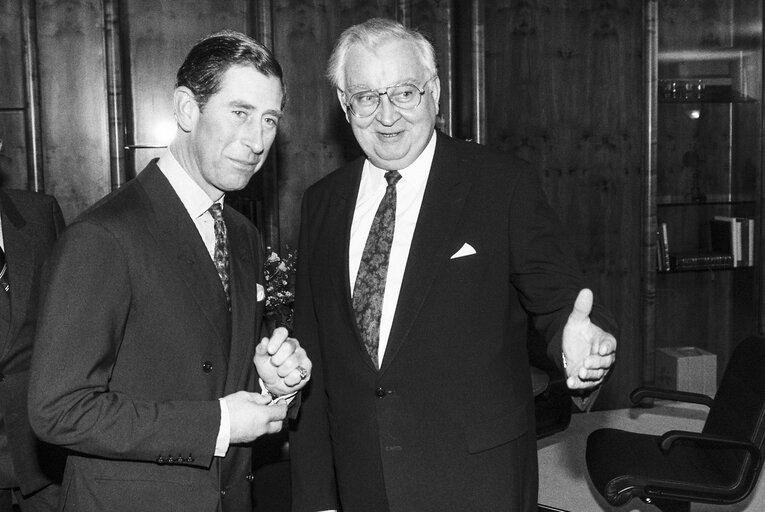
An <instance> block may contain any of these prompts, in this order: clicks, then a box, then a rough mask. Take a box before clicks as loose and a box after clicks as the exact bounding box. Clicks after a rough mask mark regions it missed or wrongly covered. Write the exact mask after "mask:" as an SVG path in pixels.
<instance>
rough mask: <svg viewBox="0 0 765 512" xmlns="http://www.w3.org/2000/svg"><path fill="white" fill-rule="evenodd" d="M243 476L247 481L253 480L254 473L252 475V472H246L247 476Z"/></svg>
mask: <svg viewBox="0 0 765 512" xmlns="http://www.w3.org/2000/svg"><path fill="white" fill-rule="evenodd" d="M245 478H246V479H247V481H248V482H252V481H253V480H255V475H253V474H252V473H247V476H245Z"/></svg>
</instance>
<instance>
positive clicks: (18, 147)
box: [0, 0, 27, 188]
mask: <svg viewBox="0 0 765 512" xmlns="http://www.w3.org/2000/svg"><path fill="white" fill-rule="evenodd" d="M0 77H2V79H0V140H1V141H2V148H0V185H2V186H3V187H11V188H26V184H27V158H26V141H25V140H24V132H25V129H24V112H23V110H22V109H23V108H24V59H23V57H22V36H21V7H20V4H19V0H8V1H4V2H0Z"/></svg>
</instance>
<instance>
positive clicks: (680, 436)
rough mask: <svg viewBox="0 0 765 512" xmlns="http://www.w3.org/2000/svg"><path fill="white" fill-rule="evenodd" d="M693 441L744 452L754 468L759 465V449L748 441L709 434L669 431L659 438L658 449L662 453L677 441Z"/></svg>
mask: <svg viewBox="0 0 765 512" xmlns="http://www.w3.org/2000/svg"><path fill="white" fill-rule="evenodd" d="M686 440H687V441H693V442H700V443H705V444H711V445H713V446H716V447H719V448H729V449H731V450H746V451H747V452H749V454H750V455H751V456H752V458H753V459H754V463H755V466H756V465H758V464H759V461H760V457H761V456H762V455H761V454H760V448H759V447H757V446H755V445H754V444H753V443H751V442H749V441H741V440H738V439H730V438H728V437H722V436H715V435H710V434H701V433H697V432H685V431H683V430H670V431H669V432H667V433H665V434H664V435H663V436H661V441H660V444H659V446H660V448H661V450H662V451H663V452H668V451H669V450H671V449H672V445H673V444H674V443H676V442H677V441H686Z"/></svg>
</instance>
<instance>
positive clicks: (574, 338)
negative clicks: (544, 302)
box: [563, 288, 616, 389]
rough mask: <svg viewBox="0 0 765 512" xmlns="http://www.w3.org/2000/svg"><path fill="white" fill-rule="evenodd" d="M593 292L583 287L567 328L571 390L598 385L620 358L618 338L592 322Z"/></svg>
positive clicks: (565, 343)
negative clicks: (617, 351)
mask: <svg viewBox="0 0 765 512" xmlns="http://www.w3.org/2000/svg"><path fill="white" fill-rule="evenodd" d="M592 302H593V298H592V291H590V290H588V289H587V288H585V289H583V290H581V291H580V292H579V295H578V296H577V297H576V302H575V303H574V309H573V310H572V311H571V314H570V315H569V317H568V321H567V322H566V326H565V327H564V328H563V357H564V361H565V362H566V365H565V366H566V377H567V378H566V385H567V386H568V387H569V388H570V389H587V388H593V387H595V386H598V385H599V384H600V383H601V382H603V379H604V378H605V376H606V374H607V373H608V370H609V369H610V368H611V366H613V364H614V362H615V361H616V338H614V337H613V336H612V335H611V334H610V333H607V332H606V331H604V330H603V329H601V328H600V327H598V326H597V325H595V324H593V323H592V322H591V321H590V313H591V312H592Z"/></svg>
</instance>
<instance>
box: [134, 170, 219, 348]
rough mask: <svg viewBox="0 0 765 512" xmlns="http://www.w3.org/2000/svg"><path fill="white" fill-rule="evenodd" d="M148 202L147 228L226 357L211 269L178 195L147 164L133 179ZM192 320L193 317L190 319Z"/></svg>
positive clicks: (216, 286) (215, 275)
mask: <svg viewBox="0 0 765 512" xmlns="http://www.w3.org/2000/svg"><path fill="white" fill-rule="evenodd" d="M136 179H137V180H138V181H139V183H141V185H142V186H143V189H144V191H145V193H146V195H147V196H148V198H149V202H150V208H151V212H150V213H147V225H148V228H149V231H150V232H151V233H152V236H153V237H154V239H155V241H156V243H157V245H158V246H159V247H160V250H161V251H162V252H163V253H164V254H165V255H166V261H168V262H170V264H169V265H168V266H169V267H170V268H172V270H173V272H175V274H176V275H177V276H178V277H180V278H181V279H182V280H183V281H184V282H185V284H186V287H187V288H188V292H189V295H190V296H191V297H192V298H193V300H194V302H195V303H196V305H197V306H198V309H199V312H200V315H198V316H199V317H200V318H205V319H206V320H207V323H208V325H209V326H210V328H211V329H212V331H213V332H214V334H215V335H216V337H217V339H219V340H220V346H221V350H222V351H223V353H224V355H225V356H228V336H229V333H228V308H227V306H226V297H225V293H224V292H223V287H222V286H221V283H220V278H219V277H218V273H217V271H216V270H215V265H214V264H213V263H212V261H211V260H210V254H209V253H208V252H207V249H206V248H205V245H204V242H203V241H202V238H201V237H200V236H199V231H198V230H197V228H196V226H195V225H194V222H193V221H192V220H191V218H190V217H189V214H188V212H187V211H186V209H185V208H184V206H183V203H182V202H181V200H180V198H179V197H178V195H177V194H176V193H175V191H174V190H173V188H172V187H171V186H170V183H169V182H168V181H167V178H165V176H164V175H163V174H162V172H161V171H160V170H159V168H158V167H157V166H156V165H155V164H154V163H151V164H149V166H148V167H147V168H146V169H145V170H144V171H142V172H141V173H140V174H139V175H138V177H137V178H136ZM192 316H193V315H192Z"/></svg>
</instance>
